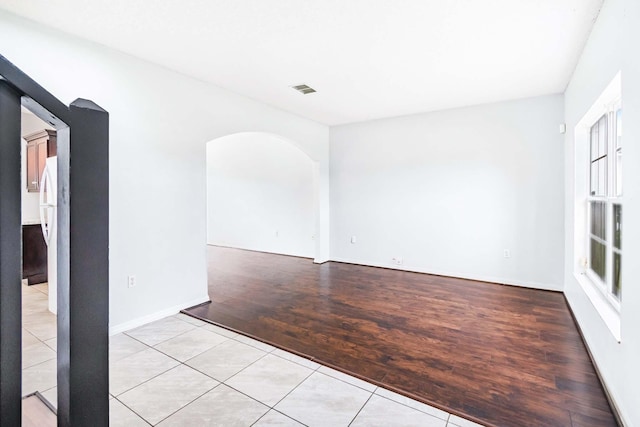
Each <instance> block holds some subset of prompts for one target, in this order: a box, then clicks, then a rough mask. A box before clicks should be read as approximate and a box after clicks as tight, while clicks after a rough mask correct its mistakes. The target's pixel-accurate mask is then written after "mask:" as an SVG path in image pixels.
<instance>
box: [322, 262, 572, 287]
mask: <svg viewBox="0 0 640 427" xmlns="http://www.w3.org/2000/svg"><path fill="white" fill-rule="evenodd" d="M331 261H336V262H344V263H346V264H357V265H364V266H369V267H381V268H389V269H391V270H401V271H410V272H413V273H425V274H435V275H437V276H446V277H455V278H458V279H469V280H477V281H480V282H490V283H498V284H502V285H511V286H519V287H522V288H532V289H541V290H545V291H558V292H562V287H561V286H560V285H554V284H549V283H540V282H531V281H526V280H523V281H519V280H518V281H514V280H510V279H504V278H501V277H493V276H483V275H475V274H465V273H458V272H453V271H440V270H427V269H424V268H415V267H411V266H407V265H393V264H379V263H372V262H364V261H360V260H355V259H348V258H336V257H332V259H331Z"/></svg>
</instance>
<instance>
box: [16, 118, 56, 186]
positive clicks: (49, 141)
mask: <svg viewBox="0 0 640 427" xmlns="http://www.w3.org/2000/svg"><path fill="white" fill-rule="evenodd" d="M24 139H25V140H26V141H27V191H39V190H40V178H42V171H43V170H44V166H45V164H46V162H47V157H51V156H55V155H56V150H57V145H56V131H55V130H49V129H45V130H42V131H39V132H36V133H32V134H29V135H27V136H25V137H24Z"/></svg>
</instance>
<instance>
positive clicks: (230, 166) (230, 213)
mask: <svg viewBox="0 0 640 427" xmlns="http://www.w3.org/2000/svg"><path fill="white" fill-rule="evenodd" d="M317 174H318V167H317V165H316V164H315V162H314V161H313V160H312V159H311V158H310V157H309V156H308V155H307V154H306V153H305V152H303V151H302V150H301V149H300V148H299V147H298V146H297V145H296V144H295V143H294V142H292V141H289V140H286V139H284V138H282V137H279V136H277V135H274V134H270V133H265V132H242V133H236V134H232V135H228V136H224V137H220V138H217V139H214V140H212V141H210V142H208V143H207V244H208V245H215V246H225V247H232V248H240V249H248V250H254V251H260V252H270V253H277V254H284V255H293V256H299V257H305V258H315V257H316V253H317V249H316V248H317V244H316V239H317V236H318V233H317V209H318V176H317Z"/></svg>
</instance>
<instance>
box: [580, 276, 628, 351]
mask: <svg viewBox="0 0 640 427" xmlns="http://www.w3.org/2000/svg"><path fill="white" fill-rule="evenodd" d="M573 275H574V277H575V278H576V280H577V281H578V283H580V286H581V287H582V289H583V290H584V293H585V294H586V295H587V297H588V298H589V300H590V301H591V304H593V307H594V308H595V309H596V311H597V312H598V314H599V315H600V317H601V318H602V320H603V321H604V323H605V325H607V328H609V331H610V332H611V334H612V335H613V337H614V338H615V339H616V341H618V342H620V341H621V336H620V313H618V311H617V310H616V309H615V308H614V307H613V306H612V305H611V303H609V301H607V299H606V298H605V296H604V295H602V292H600V290H598V289H596V285H595V284H594V283H593V282H592V281H591V280H589V278H588V277H587V276H586V275H585V274H584V273H577V272H576V273H574V274H573Z"/></svg>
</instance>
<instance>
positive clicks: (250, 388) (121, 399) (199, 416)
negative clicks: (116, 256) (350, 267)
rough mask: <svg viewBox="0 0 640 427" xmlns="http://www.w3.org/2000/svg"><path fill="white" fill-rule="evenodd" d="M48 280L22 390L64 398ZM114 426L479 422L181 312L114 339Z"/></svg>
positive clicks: (38, 300) (27, 310)
mask: <svg viewBox="0 0 640 427" xmlns="http://www.w3.org/2000/svg"><path fill="white" fill-rule="evenodd" d="M47 291H48V290H47V286H46V284H43V285H34V286H24V285H23V370H22V372H23V395H27V394H30V393H32V392H34V391H39V392H41V393H42V394H43V395H44V397H46V398H47V399H48V400H49V401H50V402H51V403H53V404H54V405H55V403H56V371H55V369H56V359H55V357H56V353H55V349H56V328H55V316H54V315H53V314H51V313H50V312H49V311H48V310H47ZM109 358H110V393H111V396H110V398H111V400H110V411H111V413H110V418H111V423H110V424H111V426H123V427H125V426H126V427H136V426H148V425H158V426H180V427H187V426H194V427H195V426H197V427H200V426H303V425H307V426H331V427H338V426H354V427H356V426H422V427H431V426H433V427H449V426H460V427H467V426H478V424H475V423H471V422H469V421H467V420H465V419H462V418H459V417H456V416H454V415H450V414H448V413H447V412H444V411H442V410H440V409H436V408H433V407H431V406H428V405H425V404H423V403H420V402H417V401H415V400H411V399H408V398H406V397H404V396H401V395H398V394H396V393H392V392H390V391H387V390H385V389H382V388H379V387H377V386H375V385H373V384H370V383H367V382H364V381H361V380H359V379H357V378H354V377H351V376H349V375H345V374H343V373H341V372H338V371H335V370H333V369H330V368H327V367H325V366H322V365H319V364H317V363H315V362H313V361H310V360H307V359H303V358H301V357H298V356H296V355H293V354H291V353H288V352H285V351H283V350H280V349H277V348H275V347H272V346H270V345H267V344H264V343H262V342H259V341H256V340H253V339H251V338H247V337H245V336H242V335H239V334H236V333H234V332H231V331H228V330H226V329H223V328H219V327H217V326H214V325H210V324H208V323H205V322H202V321H200V320H197V319H194V318H191V317H189V316H186V315H183V314H178V315H175V316H171V317H167V318H165V319H162V320H159V321H156V322H153V323H150V324H147V325H144V326H141V327H139V328H136V329H133V330H130V331H127V332H125V333H122V334H118V335H114V336H112V337H111V338H110V348H109Z"/></svg>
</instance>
